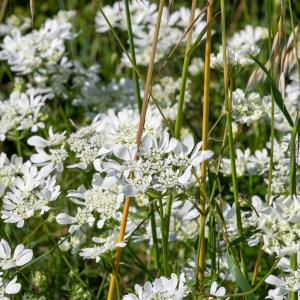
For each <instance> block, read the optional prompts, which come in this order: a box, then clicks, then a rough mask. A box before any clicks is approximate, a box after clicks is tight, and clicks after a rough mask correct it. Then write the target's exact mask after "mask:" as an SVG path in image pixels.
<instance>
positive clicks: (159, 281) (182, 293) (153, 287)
mask: <svg viewBox="0 0 300 300" xmlns="http://www.w3.org/2000/svg"><path fill="white" fill-rule="evenodd" d="M188 294H189V290H188V289H187V287H186V285H185V279H184V275H183V274H181V275H180V277H179V278H178V277H177V275H176V274H174V273H173V274H171V278H170V279H169V278H166V277H164V276H162V277H159V278H156V279H155V280H154V281H153V282H152V283H151V282H149V281H148V282H146V283H145V284H144V286H143V287H141V286H140V285H138V284H136V285H135V294H132V293H131V294H128V295H125V296H124V297H123V300H151V299H165V300H181V299H184V298H185V297H186V296H187V295H188Z"/></svg>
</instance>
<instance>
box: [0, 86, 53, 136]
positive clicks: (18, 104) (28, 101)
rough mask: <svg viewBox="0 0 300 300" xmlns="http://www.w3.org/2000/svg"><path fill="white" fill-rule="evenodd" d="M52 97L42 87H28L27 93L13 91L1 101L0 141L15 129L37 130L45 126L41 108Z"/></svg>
mask: <svg viewBox="0 0 300 300" xmlns="http://www.w3.org/2000/svg"><path fill="white" fill-rule="evenodd" d="M49 97H50V95H49V94H45V91H43V90H40V89H28V90H27V91H26V92H25V93H20V92H13V93H11V94H10V97H9V99H8V100H6V101H1V102H0V141H4V140H5V139H6V138H7V135H8V134H12V133H13V131H16V130H17V131H24V130H30V131H32V132H35V131H37V130H38V129H39V128H43V127H44V123H43V122H42V121H41V117H42V112H41V109H42V107H43V106H44V105H45V101H46V99H48V98H49Z"/></svg>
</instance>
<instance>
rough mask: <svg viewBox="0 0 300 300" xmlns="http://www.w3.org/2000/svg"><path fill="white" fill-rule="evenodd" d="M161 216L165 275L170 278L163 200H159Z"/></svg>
mask: <svg viewBox="0 0 300 300" xmlns="http://www.w3.org/2000/svg"><path fill="white" fill-rule="evenodd" d="M159 216H160V231H161V241H162V243H161V244H162V252H163V270H164V272H163V275H165V276H168V258H167V257H168V256H167V239H168V237H167V236H166V228H165V220H164V207H163V203H162V199H161V198H159Z"/></svg>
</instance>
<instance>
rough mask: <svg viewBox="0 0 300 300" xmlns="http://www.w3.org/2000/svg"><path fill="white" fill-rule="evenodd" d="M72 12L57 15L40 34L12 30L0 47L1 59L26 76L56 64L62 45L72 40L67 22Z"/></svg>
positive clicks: (62, 49) (61, 52)
mask: <svg viewBox="0 0 300 300" xmlns="http://www.w3.org/2000/svg"><path fill="white" fill-rule="evenodd" d="M72 17H74V12H72V11H69V12H64V11H60V12H59V13H58V15H57V16H56V18H54V19H49V20H47V21H46V22H45V24H44V25H43V26H42V27H41V29H40V30H34V31H32V32H31V33H29V34H25V35H22V33H21V31H20V30H19V29H13V30H12V31H11V32H10V34H9V35H7V36H5V38H4V40H3V43H2V44H1V45H0V47H1V49H2V50H1V51H0V59H2V60H6V61H7V62H8V64H9V65H10V67H11V70H12V71H14V72H17V73H18V74H28V73H32V72H34V71H35V70H37V69H39V68H41V67H42V66H45V65H51V64H56V63H58V62H59V60H60V59H61V57H62V56H63V54H64V52H65V46H64V41H65V40H69V39H71V38H73V36H74V35H73V34H72V32H71V29H72V25H71V23H70V21H69V20H70V19H71V18H72Z"/></svg>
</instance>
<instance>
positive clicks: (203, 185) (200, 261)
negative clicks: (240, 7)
mask: <svg viewBox="0 0 300 300" xmlns="http://www.w3.org/2000/svg"><path fill="white" fill-rule="evenodd" d="M211 25H212V1H210V0H209V1H208V6H207V31H206V44H205V66H204V97H203V116H202V150H207V148H208V119H209V86H210V52H211V27H212V26H211ZM206 167H207V165H206V161H204V162H202V164H201V185H200V210H201V214H200V231H199V247H200V248H199V250H198V252H199V255H198V265H199V274H198V275H199V276H198V277H199V280H200V281H201V282H202V281H203V279H204V271H205V219H206V214H205V209H206V208H205V206H206V205H205V194H206Z"/></svg>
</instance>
